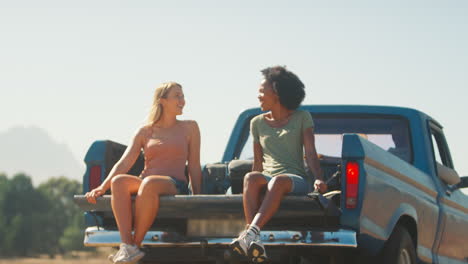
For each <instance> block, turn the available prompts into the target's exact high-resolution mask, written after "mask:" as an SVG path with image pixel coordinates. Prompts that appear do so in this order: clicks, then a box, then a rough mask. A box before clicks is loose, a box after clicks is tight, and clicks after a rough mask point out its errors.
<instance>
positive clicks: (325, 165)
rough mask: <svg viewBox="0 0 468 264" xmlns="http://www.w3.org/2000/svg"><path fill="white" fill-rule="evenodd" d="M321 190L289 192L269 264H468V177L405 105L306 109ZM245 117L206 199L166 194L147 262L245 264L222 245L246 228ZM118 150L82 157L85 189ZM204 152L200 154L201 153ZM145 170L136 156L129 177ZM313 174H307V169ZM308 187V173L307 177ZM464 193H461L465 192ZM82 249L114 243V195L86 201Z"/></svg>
mask: <svg viewBox="0 0 468 264" xmlns="http://www.w3.org/2000/svg"><path fill="white" fill-rule="evenodd" d="M300 109H302V110H307V111H309V112H310V113H311V115H312V117H313V119H314V123H315V138H316V139H315V141H316V148H317V152H318V153H319V157H320V163H321V166H322V169H323V171H324V176H325V179H326V181H327V182H328V185H329V191H328V192H327V193H325V194H323V195H322V194H318V193H310V194H309V195H307V196H303V197H302V196H287V197H286V198H285V199H284V200H283V201H282V203H281V206H280V209H279V210H278V212H277V213H276V214H275V215H274V217H273V218H272V220H271V221H270V222H269V223H268V224H267V225H266V226H265V227H264V228H263V229H262V231H261V239H262V240H263V243H264V244H265V246H266V249H267V253H268V255H269V257H270V259H271V261H272V262H276V263H341V262H343V263H362V262H364V261H367V262H370V263H395V264H397V263H398V264H407V263H467V261H468V216H467V213H468V197H467V196H466V194H465V193H463V192H462V189H463V188H466V187H468V181H467V178H468V177H459V175H458V174H457V172H456V171H455V170H454V165H453V162H452V158H451V156H450V151H449V148H448V144H447V141H446V139H445V137H444V133H443V129H442V125H440V123H438V122H437V121H436V120H434V119H433V118H431V117H430V116H428V115H426V114H424V113H422V112H420V111H417V110H414V109H410V108H402V107H390V106H364V105H307V106H301V108H300ZM260 113H261V111H260V109H258V108H253V109H248V110H246V111H244V112H242V113H241V114H240V116H239V117H238V119H237V122H236V123H235V125H234V128H233V130H232V133H231V136H230V138H229V141H228V143H227V146H226V149H225V151H224V155H223V157H222V159H221V160H220V161H219V162H216V163H209V164H206V165H204V166H203V183H202V184H203V186H202V190H203V194H201V195H175V196H166V197H163V198H162V199H161V201H160V211H159V214H158V216H157V219H156V220H155V221H154V223H153V226H152V227H151V229H150V230H149V232H148V233H147V235H146V236H145V239H144V241H143V244H142V245H143V249H144V250H145V252H146V255H145V258H144V259H143V260H142V263H151V262H153V263H197V262H203V263H205V262H213V263H214V262H215V263H243V262H246V261H247V259H243V258H242V257H238V256H235V255H234V254H231V251H230V250H229V243H230V242H231V240H232V239H233V238H234V237H237V235H238V233H239V232H240V231H241V230H242V229H243V227H244V225H245V223H244V218H243V209H242V194H241V193H242V182H243V177H244V175H245V174H246V173H247V172H249V171H250V170H251V166H252V157H253V146H252V144H253V143H252V138H251V135H250V133H249V124H250V120H251V119H252V118H253V117H254V116H256V115H258V114H260ZM124 150H125V146H124V145H121V144H118V143H116V142H112V141H107V140H103V141H96V142H94V143H93V144H92V145H91V147H90V148H89V150H88V152H87V154H86V157H85V163H86V166H87V168H86V172H85V174H84V177H83V192H84V193H85V192H87V191H89V190H90V189H93V188H95V187H96V186H98V185H99V184H100V183H101V182H102V181H103V180H104V178H105V177H106V176H107V174H108V173H109V171H110V169H111V168H112V166H113V165H114V163H115V162H116V161H117V160H118V159H119V158H120V156H121V155H122V153H123V151H124ZM202 155H203V154H202ZM142 168H143V157H142V156H140V158H139V159H138V161H137V162H136V163H135V165H134V166H133V168H132V169H131V170H130V172H129V173H130V174H133V175H139V173H140V171H141V170H142ZM309 174H310V173H309ZM308 177H309V179H308V180H309V181H310V183H311V184H312V183H313V181H314V177H313V175H308ZM465 190H466V189H465ZM74 199H75V202H76V203H77V204H78V205H79V206H80V207H81V208H82V209H83V210H84V211H85V218H86V225H87V227H86V230H85V237H84V244H85V246H89V247H117V246H118V245H119V243H120V236H119V232H118V230H117V228H116V223H115V219H114V218H113V214H112V209H111V205H110V195H109V194H106V195H104V196H103V197H100V198H98V199H97V203H96V204H89V203H87V201H86V199H85V198H84V196H83V195H76V196H75V198H74Z"/></svg>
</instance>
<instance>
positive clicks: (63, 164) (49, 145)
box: [0, 127, 84, 185]
mask: <svg viewBox="0 0 468 264" xmlns="http://www.w3.org/2000/svg"><path fill="white" fill-rule="evenodd" d="M0 172H4V173H6V174H7V175H8V176H9V177H11V176H13V174H15V173H17V172H24V173H26V174H28V175H29V176H31V178H32V180H33V183H34V184H35V185H38V184H39V183H42V182H44V181H46V180H47V179H48V178H50V177H56V176H66V177H68V178H71V179H76V180H79V181H81V178H82V176H83V172H84V165H80V163H79V162H78V160H77V159H76V158H75V157H74V156H73V154H72V152H71V151H70V149H69V148H68V146H67V145H66V144H61V143H58V142H56V141H54V140H53V139H52V138H51V137H50V136H49V135H48V134H47V132H46V131H45V130H43V129H41V128H38V127H13V128H10V129H8V130H6V131H0Z"/></svg>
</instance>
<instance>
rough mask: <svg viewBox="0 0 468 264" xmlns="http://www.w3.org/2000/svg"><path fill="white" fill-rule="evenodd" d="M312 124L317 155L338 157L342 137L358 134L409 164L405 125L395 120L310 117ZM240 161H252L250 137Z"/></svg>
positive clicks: (410, 155) (406, 128)
mask: <svg viewBox="0 0 468 264" xmlns="http://www.w3.org/2000/svg"><path fill="white" fill-rule="evenodd" d="M312 117H313V120H314V124H315V129H314V130H315V145H316V148H317V152H318V153H319V154H322V155H326V156H331V157H341V148H342V145H343V140H342V137H343V134H345V133H354V134H360V135H361V136H363V137H364V138H366V139H367V140H369V141H370V142H372V143H374V144H376V145H378V146H380V147H381V148H383V149H384V150H387V151H388V152H390V153H392V154H394V155H395V156H397V157H399V158H401V159H403V160H405V161H407V162H410V163H411V162H412V148H411V141H410V133H409V127H408V121H407V120H405V119H402V118H399V117H394V116H384V117H382V116H381V115H379V116H375V115H349V114H347V115H312ZM239 158H240V159H252V158H253V142H252V139H251V136H250V135H249V138H248V139H247V142H246V144H245V145H244V147H243V149H242V151H241V154H240V157H239Z"/></svg>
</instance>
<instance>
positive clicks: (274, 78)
mask: <svg viewBox="0 0 468 264" xmlns="http://www.w3.org/2000/svg"><path fill="white" fill-rule="evenodd" d="M261 72H262V74H263V76H264V77H265V80H266V81H267V82H268V83H270V84H271V86H272V87H273V90H274V91H275V92H276V94H277V95H278V97H279V100H280V103H281V104H282V105H283V106H284V107H286V108H287V109H290V110H295V109H297V108H298V107H299V106H300V105H301V103H302V101H303V100H304V97H305V90H304V88H305V86H304V84H303V83H302V81H301V80H300V79H299V77H297V75H296V74H294V73H292V72H290V71H288V70H287V69H286V67H284V66H274V67H268V68H266V69H263V70H262V71H261Z"/></svg>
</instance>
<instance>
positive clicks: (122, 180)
mask: <svg viewBox="0 0 468 264" xmlns="http://www.w3.org/2000/svg"><path fill="white" fill-rule="evenodd" d="M127 177H128V176H127V175H125V174H119V175H117V176H115V177H113V178H112V180H111V187H112V189H115V188H118V187H122V186H125V185H126V183H127V182H128V179H127Z"/></svg>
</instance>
